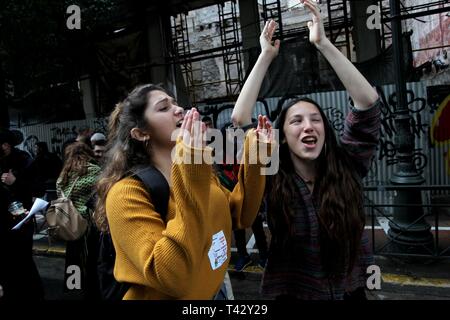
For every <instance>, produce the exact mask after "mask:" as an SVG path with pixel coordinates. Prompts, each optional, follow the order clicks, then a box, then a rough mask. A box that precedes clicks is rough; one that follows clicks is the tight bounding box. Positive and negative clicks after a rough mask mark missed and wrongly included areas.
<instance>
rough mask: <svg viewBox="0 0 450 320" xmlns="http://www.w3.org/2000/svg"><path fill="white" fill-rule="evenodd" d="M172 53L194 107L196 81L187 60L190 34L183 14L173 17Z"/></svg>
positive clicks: (190, 63) (189, 50)
mask: <svg viewBox="0 0 450 320" xmlns="http://www.w3.org/2000/svg"><path fill="white" fill-rule="evenodd" d="M171 25H172V26H171V28H172V52H173V53H174V55H175V59H174V62H175V63H177V64H178V65H179V66H180V68H181V73H182V74H183V77H184V80H185V84H186V89H187V92H188V95H189V98H190V101H191V103H192V105H193V106H195V105H196V100H197V99H196V96H195V80H194V73H193V70H192V62H191V61H189V60H188V59H185V57H186V56H187V55H189V54H190V52H191V49H190V46H189V32H188V25H187V16H186V15H185V14H183V13H180V14H178V15H177V16H175V17H172V24H171Z"/></svg>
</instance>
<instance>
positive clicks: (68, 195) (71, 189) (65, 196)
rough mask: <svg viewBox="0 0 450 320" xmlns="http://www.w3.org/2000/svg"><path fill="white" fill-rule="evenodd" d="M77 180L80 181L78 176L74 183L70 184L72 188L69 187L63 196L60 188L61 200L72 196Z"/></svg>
mask: <svg viewBox="0 0 450 320" xmlns="http://www.w3.org/2000/svg"><path fill="white" fill-rule="evenodd" d="M78 179H80V176H78V177H77V178H76V179H75V181H74V182H73V183H72V186H71V187H70V189H69V192H68V193H67V195H64V191H63V190H62V188H61V195H62V196H63V198H69V197H70V195H71V194H72V191H73V188H74V187H75V185H76V184H77V182H78Z"/></svg>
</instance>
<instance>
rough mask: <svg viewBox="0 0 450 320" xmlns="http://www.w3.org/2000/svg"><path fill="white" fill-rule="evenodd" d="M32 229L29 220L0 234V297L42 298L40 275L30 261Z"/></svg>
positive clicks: (31, 255)
mask: <svg viewBox="0 0 450 320" xmlns="http://www.w3.org/2000/svg"><path fill="white" fill-rule="evenodd" d="M8 214H9V213H8ZM33 232H34V223H33V220H30V221H28V222H27V223H26V224H24V225H23V226H22V227H21V228H20V229H19V230H16V231H11V230H7V231H6V232H5V234H2V235H1V237H0V238H1V240H0V241H1V243H0V252H1V254H2V257H1V262H0V285H1V286H2V287H3V291H4V296H3V298H2V299H0V300H15V301H23V300H24V299H26V300H30V301H36V300H43V299H44V288H43V285H42V281H41V277H40V275H39V271H38V269H37V267H36V264H35V263H34V260H33Z"/></svg>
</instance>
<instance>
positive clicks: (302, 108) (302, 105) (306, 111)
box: [286, 101, 321, 118]
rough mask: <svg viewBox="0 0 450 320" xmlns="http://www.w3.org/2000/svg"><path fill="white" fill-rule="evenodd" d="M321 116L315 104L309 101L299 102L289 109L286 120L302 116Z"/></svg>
mask: <svg viewBox="0 0 450 320" xmlns="http://www.w3.org/2000/svg"><path fill="white" fill-rule="evenodd" d="M316 114H318V115H320V116H321V114H320V111H319V109H318V108H317V106H315V105H314V104H312V103H310V102H307V101H299V102H297V103H296V104H294V105H293V106H292V107H290V108H289V110H288V111H287V114H286V118H289V117H292V116H296V115H300V116H310V115H316Z"/></svg>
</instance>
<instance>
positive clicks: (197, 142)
mask: <svg viewBox="0 0 450 320" xmlns="http://www.w3.org/2000/svg"><path fill="white" fill-rule="evenodd" d="M205 132H206V126H205V124H204V123H203V122H202V121H200V114H199V113H198V111H197V110H196V109H195V108H192V109H191V110H189V111H188V112H187V113H186V115H185V116H184V120H183V124H182V125H181V131H180V136H181V137H182V138H183V142H184V144H186V145H188V146H190V147H193V148H203V147H204V146H205V145H206V139H204V138H205V137H204V134H205Z"/></svg>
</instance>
